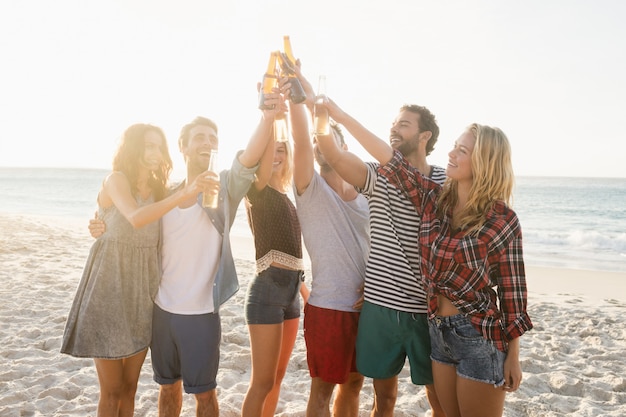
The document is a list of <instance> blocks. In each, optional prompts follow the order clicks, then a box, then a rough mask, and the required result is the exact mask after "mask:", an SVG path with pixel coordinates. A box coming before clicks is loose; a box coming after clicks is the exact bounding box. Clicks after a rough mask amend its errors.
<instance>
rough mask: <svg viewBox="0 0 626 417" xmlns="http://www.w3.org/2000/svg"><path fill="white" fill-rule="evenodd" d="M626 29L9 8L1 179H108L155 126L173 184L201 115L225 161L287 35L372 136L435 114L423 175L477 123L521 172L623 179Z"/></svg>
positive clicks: (352, 10)
mask: <svg viewBox="0 0 626 417" xmlns="http://www.w3.org/2000/svg"><path fill="white" fill-rule="evenodd" d="M371 3H374V4H371ZM625 21H626V2H624V1H621V0H613V1H612V0H594V1H588V0H550V1H545V0H528V1H501V0H492V1H487V0H481V1H472V0H450V1H432V0H428V1H426V0H385V1H377V2H366V1H363V0H332V1H330V0H316V1H311V2H307V3H304V2H298V1H289V0H265V1H258V0H244V1H217V0H215V1H213V0H178V1H164V0H110V1H93V0H57V1H49V0H33V1H29V0H24V1H2V3H0V166H56V167H92V168H109V167H110V163H111V160H112V156H113V152H114V150H115V146H116V143H117V141H118V138H119V137H120V135H121V133H122V132H123V131H124V129H125V128H126V127H127V126H128V125H130V124H132V123H136V122H148V123H153V124H156V125H158V126H161V127H162V128H163V129H164V131H165V133H166V135H167V138H168V141H169V143H170V149H171V153H172V158H173V159H174V166H175V169H176V171H178V172H183V170H184V162H183V160H182V158H181V157H180V154H179V152H178V149H177V147H176V140H177V137H178V133H179V130H180V128H181V127H182V126H183V124H185V123H186V122H188V121H190V120H191V119H192V118H193V117H195V116H196V115H204V116H208V117H210V118H212V119H214V120H215V121H216V122H217V123H218V126H219V129H220V132H219V135H220V157H221V159H222V161H224V164H229V163H230V160H231V159H232V157H233V156H234V154H235V151H236V149H240V148H242V147H244V146H245V144H246V143H247V140H248V138H249V136H250V134H251V132H252V130H253V128H254V127H255V125H256V123H257V121H258V118H259V117H260V114H259V111H258V110H257V109H256V105H257V93H256V83H257V82H258V81H260V79H261V76H262V74H263V72H264V70H265V67H266V64H267V59H268V57H269V53H270V51H272V50H276V49H280V48H282V36H283V35H290V37H291V42H292V46H293V50H294V54H295V55H296V57H298V58H300V59H301V61H302V68H303V72H304V74H305V75H306V76H308V78H309V79H310V80H311V81H312V82H313V84H314V85H315V84H316V80H317V77H318V75H320V74H325V75H326V77H327V91H328V95H329V96H330V97H331V98H333V99H334V100H335V101H336V102H337V103H338V104H339V105H340V106H341V107H343V108H344V110H346V111H347V112H348V113H350V114H352V115H353V116H354V117H356V118H357V119H358V120H359V121H361V122H362V123H363V124H364V125H365V126H366V127H368V128H369V129H370V130H372V131H373V132H375V133H376V134H378V135H379V136H380V137H383V138H387V136H388V132H389V127H390V125H391V122H392V121H393V119H394V118H395V116H396V114H397V112H398V109H399V107H400V106H401V105H402V104H405V103H415V104H421V105H425V106H427V107H429V108H430V109H431V110H432V111H433V113H435V115H436V116H437V119H438V121H439V124H440V128H441V135H440V138H439V142H438V144H437V147H436V149H435V152H434V153H433V154H432V155H431V157H430V162H431V163H435V164H438V165H442V166H445V164H446V163H447V152H448V150H449V149H450V148H451V146H452V144H453V142H454V141H455V140H456V138H457V137H458V136H459V135H460V134H461V133H462V131H463V129H464V128H465V127H466V126H467V125H468V124H470V123H471V122H478V123H483V124H488V125H495V126H498V127H500V128H501V129H502V130H504V132H505V133H506V134H507V135H508V137H509V140H510V141H511V144H512V148H513V157H514V167H515V171H516V174H517V175H556V176H593V177H626V164H625V163H624V156H626V150H625V147H624V139H626V138H625V134H624V128H623V126H622V125H623V121H624V119H625V115H626V76H625V75H624V74H626V24H624V22H625ZM348 145H349V146H350V147H351V150H352V151H354V152H355V153H357V154H358V155H359V156H361V157H362V158H363V159H365V160H370V159H371V158H369V156H368V155H367V154H366V153H365V152H364V151H363V150H362V149H361V148H360V147H359V145H358V143H356V141H354V139H352V138H349V141H348Z"/></svg>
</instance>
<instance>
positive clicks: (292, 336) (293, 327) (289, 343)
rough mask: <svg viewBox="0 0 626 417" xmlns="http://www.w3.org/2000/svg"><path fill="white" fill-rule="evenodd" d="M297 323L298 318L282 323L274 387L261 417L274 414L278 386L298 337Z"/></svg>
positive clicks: (285, 371)
mask: <svg viewBox="0 0 626 417" xmlns="http://www.w3.org/2000/svg"><path fill="white" fill-rule="evenodd" d="M299 323H300V319H299V318H295V319H291V320H285V321H284V322H283V335H282V340H281V345H280V356H279V358H278V367H277V368H276V377H275V378H274V386H273V387H272V390H271V391H270V392H269V394H268V395H267V397H265V404H264V405H263V414H262V416H263V417H272V416H273V415H274V413H275V412H276V405H277V404H278V398H279V397H280V386H281V384H282V382H283V378H284V377H285V374H286V373H287V366H288V365H289V359H290V358H291V352H292V351H293V345H294V344H295V343H296V336H297V335H298V326H299Z"/></svg>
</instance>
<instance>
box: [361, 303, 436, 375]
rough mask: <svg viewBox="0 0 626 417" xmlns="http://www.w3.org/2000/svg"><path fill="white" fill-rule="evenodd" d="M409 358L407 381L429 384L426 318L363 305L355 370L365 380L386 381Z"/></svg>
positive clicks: (430, 373) (367, 304)
mask: <svg viewBox="0 0 626 417" xmlns="http://www.w3.org/2000/svg"><path fill="white" fill-rule="evenodd" d="M407 357H408V358H409V364H410V368H411V381H412V382H413V383H414V384H415V385H429V384H432V383H433V373H432V364H431V361H430V337H429V336H428V319H427V318H426V314H425V313H424V314H418V313H406V312H404V311H398V310H394V309H391V308H387V307H382V306H378V305H375V304H372V303H370V302H367V301H366V302H364V303H363V308H362V309H361V316H360V318H359V328H358V331H357V339H356V366H357V369H358V370H359V372H361V373H362V374H363V375H365V376H366V377H369V378H374V379H387V378H391V377H394V376H396V375H398V374H399V373H400V371H402V368H403V367H404V363H405V362H406V358H407Z"/></svg>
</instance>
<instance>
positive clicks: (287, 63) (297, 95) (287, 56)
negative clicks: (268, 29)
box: [279, 36, 306, 104]
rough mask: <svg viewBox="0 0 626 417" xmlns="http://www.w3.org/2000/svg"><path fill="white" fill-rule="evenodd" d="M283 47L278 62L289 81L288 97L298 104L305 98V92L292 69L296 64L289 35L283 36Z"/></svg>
mask: <svg viewBox="0 0 626 417" xmlns="http://www.w3.org/2000/svg"><path fill="white" fill-rule="evenodd" d="M283 49H284V53H282V54H280V55H279V62H280V67H281V69H282V71H283V74H284V75H286V76H287V77H288V78H289V83H290V84H291V93H290V95H289V99H290V100H291V102H292V103H294V104H299V103H302V102H303V101H304V100H306V93H305V92H304V89H303V88H302V84H300V80H299V79H298V77H297V76H296V73H295V71H294V69H293V68H294V67H295V66H296V58H294V56H293V52H292V50H291V41H290V40H289V36H283Z"/></svg>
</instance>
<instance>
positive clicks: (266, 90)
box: [259, 51, 279, 110]
mask: <svg viewBox="0 0 626 417" xmlns="http://www.w3.org/2000/svg"><path fill="white" fill-rule="evenodd" d="M278 54H279V52H278V51H273V52H272V53H271V54H270V60H269V62H268V63H267V70H265V75H263V82H262V84H261V90H260V91H259V109H261V110H271V109H273V108H274V105H273V104H272V105H265V95H266V94H271V93H273V92H274V91H273V89H274V88H275V87H276V86H277V85H278V74H277V68H276V64H277V61H278Z"/></svg>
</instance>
